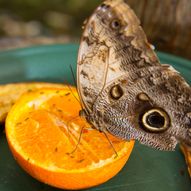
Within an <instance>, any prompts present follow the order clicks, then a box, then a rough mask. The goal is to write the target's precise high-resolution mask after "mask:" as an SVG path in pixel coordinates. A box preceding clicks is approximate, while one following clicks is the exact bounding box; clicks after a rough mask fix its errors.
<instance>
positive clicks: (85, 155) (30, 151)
mask: <svg viewBox="0 0 191 191" xmlns="http://www.w3.org/2000/svg"><path fill="white" fill-rule="evenodd" d="M76 98H77V99H78V96H77V92H76V90H75V89H74V88H72V91H71V89H69V88H68V87H65V88H62V89H59V88H48V89H40V90H38V91H36V92H30V93H27V94H25V95H23V96H22V97H21V98H20V99H19V100H18V102H17V103H16V104H15V105H14V106H13V108H12V109H11V111H10V113H9V114H8V117H7V120H6V136H7V140H8V143H9V146H10V149H11V151H12V153H13V155H14V157H15V158H16V160H17V161H18V163H19V164H20V165H21V166H22V167H23V168H24V169H25V170H26V171H27V172H28V173H29V174H30V175H32V176H33V177H35V178H37V179H38V180H40V181H42V182H44V183H47V184H49V185H52V186H56V187H59V188H65V189H82V188H87V187H92V186H95V185H98V184H101V183H103V182H105V181H107V180H108V179H110V178H112V177H113V176H114V175H115V174H117V173H118V172H119V171H120V169H121V168H122V167H123V166H124V164H125V163H126V161H127V159H128V158H129V155H130V153H131V151H132V148H133V145H134V141H130V142H125V141H121V140H119V139H118V138H116V137H114V136H112V135H109V134H108V137H109V139H110V141H111V142H112V143H113V145H114V148H115V150H116V152H117V154H118V157H116V154H115V152H114V150H113V148H112V147H111V145H110V143H109V142H108V140H107V138H106V137H105V135H104V134H103V133H100V132H99V131H97V130H95V129H92V128H91V126H90V125H89V124H88V123H87V122H86V121H85V119H82V118H80V117H79V111H80V109H81V107H80V104H79V102H78V100H76ZM80 137H81V138H80ZM76 147H77V149H76Z"/></svg>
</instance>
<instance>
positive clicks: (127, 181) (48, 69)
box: [0, 44, 191, 191]
mask: <svg viewBox="0 0 191 191" xmlns="http://www.w3.org/2000/svg"><path fill="white" fill-rule="evenodd" d="M77 52H78V45H71V44H68V45H51V46H36V47H31V48H24V49H15V50H10V51H4V52H0V83H1V84H4V83H12V82H24V81H47V82H61V83H70V84H74V80H73V78H72V74H71V71H70V65H71V66H72V67H73V69H74V72H75V71H76V60H77ZM158 56H159V58H160V60H161V62H162V63H167V64H171V65H172V66H173V67H175V68H176V69H177V70H178V71H179V72H180V73H181V74H182V75H183V76H184V77H185V79H186V80H187V81H188V82H189V83H191V61H188V60H184V59H182V58H178V57H175V56H172V55H168V54H164V53H160V52H159V53H158ZM3 128H4V127H1V129H3ZM0 153H1V154H0V173H1V174H0V191H25V190H27V191H58V190H59V189H56V188H53V187H50V186H48V185H45V184H43V183H40V182H38V181H37V180H35V179H33V178H32V177H31V176H29V175H28V174H27V173H25V171H23V170H22V169H21V168H20V166H19V165H18V164H17V162H16V161H15V160H14V158H13V156H12V154H11V152H10V150H9V148H8V145H7V141H6V137H5V133H4V131H3V130H1V131H0ZM90 190H92V191H96V190H97V191H127V190H129V191H153V190H154V191H190V190H191V179H190V177H189V175H188V172H187V166H186V163H185V160H184V156H183V154H182V153H181V151H180V149H179V147H178V146H177V148H176V151H175V152H164V151H157V150H154V149H152V148H149V147H146V146H143V145H140V144H139V143H138V142H137V143H136V145H135V148H134V150H133V153H132V154H131V156H130V159H129V161H128V162H127V164H126V165H125V167H124V168H123V170H122V171H121V172H120V173H119V174H118V175H117V176H115V177H114V178H112V179H111V180H109V181H108V182H106V183H104V184H102V185H100V186H97V187H94V188H91V189H86V191H90Z"/></svg>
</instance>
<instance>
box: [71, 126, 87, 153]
mask: <svg viewBox="0 0 191 191" xmlns="http://www.w3.org/2000/svg"><path fill="white" fill-rule="evenodd" d="M83 130H84V126H83V127H82V129H81V131H80V136H79V139H78V143H77V144H76V146H75V148H74V150H73V151H72V152H71V153H70V154H73V153H74V152H75V151H76V150H77V148H78V146H79V144H80V141H81V138H82V133H83Z"/></svg>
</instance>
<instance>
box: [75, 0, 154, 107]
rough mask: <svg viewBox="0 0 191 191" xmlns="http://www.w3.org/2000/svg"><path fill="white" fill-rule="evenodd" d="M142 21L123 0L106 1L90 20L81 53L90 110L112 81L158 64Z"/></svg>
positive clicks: (82, 88)
mask: <svg viewBox="0 0 191 191" xmlns="http://www.w3.org/2000/svg"><path fill="white" fill-rule="evenodd" d="M124 13H125V15H124ZM139 24H140V22H139V20H138V19H137V17H136V16H135V14H134V12H133V11H132V10H131V9H130V8H129V6H128V5H127V4H126V3H124V2H123V1H121V0H115V1H106V2H104V3H103V4H102V5H101V6H99V7H98V8H97V9H96V10H95V12H94V13H93V15H92V16H91V17H90V19H89V20H88V21H87V24H86V25H85V29H84V33H83V35H82V39H81V44H80V48H79V53H78V67H77V84H78V90H79V93H80V97H81V100H82V102H83V104H84V105H85V108H86V109H87V110H88V111H91V110H92V105H93V103H94V102H95V100H96V98H97V97H98V96H99V94H100V93H101V92H102V90H103V89H104V88H105V87H106V86H107V84H108V83H111V82H112V81H115V80H116V79H118V78H120V77H121V76H123V75H128V74H127V73H128V72H131V71H132V70H137V69H138V68H141V67H145V66H151V65H157V64H158V59H157V57H156V55H155V53H154V51H153V50H152V46H151V45H150V44H149V43H148V41H147V39H146V37H145V34H144V32H143V30H142V28H141V27H140V26H139ZM121 42H124V43H121ZM124 56H125V59H124V58H123V57H124Z"/></svg>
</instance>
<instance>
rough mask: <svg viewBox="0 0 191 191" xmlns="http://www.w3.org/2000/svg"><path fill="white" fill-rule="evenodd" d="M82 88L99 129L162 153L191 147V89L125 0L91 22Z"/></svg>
mask: <svg viewBox="0 0 191 191" xmlns="http://www.w3.org/2000/svg"><path fill="white" fill-rule="evenodd" d="M77 87H78V92H79V96H80V100H81V102H82V105H83V109H82V111H81V112H80V113H81V115H83V116H84V117H85V118H86V119H87V121H88V122H90V123H91V124H92V125H93V126H94V128H95V129H97V130H99V131H101V132H109V133H111V134H113V135H115V136H117V137H119V138H121V139H124V140H131V139H135V140H138V141H139V142H140V143H142V144H145V145H148V146H150V147H154V148H156V149H159V150H169V151H170V150H174V149H175V147H176V145H177V143H178V142H181V143H184V144H187V145H191V88H190V86H189V85H188V84H187V83H186V81H185V80H184V79H183V78H182V77H181V76H180V74H179V73H178V72H177V71H176V70H175V69H174V68H173V67H172V66H170V65H162V64H161V63H160V61H159V59H158V57H157V55H156V54H155V52H154V49H153V46H152V45H151V44H149V42H148V40H147V38H146V35H145V33H144V31H143V29H142V28H141V26H140V21H139V19H138V18H137V16H136V15H135V13H134V12H133V11H132V9H131V8H130V7H129V6H128V5H127V4H126V3H125V2H124V1H123V0H106V1H104V2H103V3H102V4H101V5H100V6H99V7H97V9H96V10H95V11H94V13H93V14H92V16H91V17H90V18H89V19H88V21H87V22H86V24H85V27H84V32H83V35H82V38H81V43H80V48H79V52H78V63H77Z"/></svg>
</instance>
